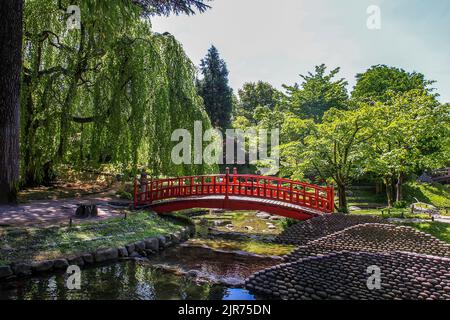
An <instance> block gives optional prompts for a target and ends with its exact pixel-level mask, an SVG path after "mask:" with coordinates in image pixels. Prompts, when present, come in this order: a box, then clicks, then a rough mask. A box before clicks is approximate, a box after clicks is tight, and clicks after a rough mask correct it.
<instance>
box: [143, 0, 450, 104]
mask: <svg viewBox="0 0 450 320" xmlns="http://www.w3.org/2000/svg"><path fill="white" fill-rule="evenodd" d="M210 5H211V6H212V9H210V10H209V11H207V12H206V13H203V14H198V15H195V16H170V17H155V18H153V19H152V24H153V29H154V31H156V32H160V33H163V32H170V33H171V34H173V35H174V36H175V37H176V38H177V39H178V40H179V41H180V42H181V43H182V44H183V47H184V49H185V51H186V53H187V54H188V56H189V57H190V58H191V60H192V61H193V62H194V63H195V64H196V65H198V64H199V63H200V60H201V59H202V58H203V57H204V56H205V54H206V52H207V50H208V48H209V47H210V46H211V45H212V44H214V45H215V46H216V47H217V48H218V50H219V52H220V54H221V57H222V58H223V59H224V60H225V61H226V63H227V66H228V69H229V71H230V75H229V79H230V85H231V87H232V88H233V89H234V91H235V93H237V90H238V89H239V88H241V87H242V85H243V84H244V83H245V82H255V81H258V80H263V81H267V82H269V83H271V84H272V85H274V86H275V87H277V88H279V89H281V88H282V84H287V85H293V84H294V83H296V82H297V83H301V78H300V76H299V75H300V74H307V73H308V72H309V71H313V70H314V66H316V65H320V64H322V63H325V64H326V65H327V66H328V67H329V68H330V69H331V68H336V67H340V68H341V71H340V73H339V75H340V77H343V78H345V79H346V80H347V81H348V82H349V86H348V88H347V89H348V90H350V91H351V89H352V88H353V86H354V84H355V75H356V74H357V73H361V72H364V71H365V70H367V69H368V68H369V67H370V66H372V65H376V64H386V65H389V66H395V67H399V68H403V69H405V70H407V71H409V72H412V71H417V72H420V73H423V74H424V75H425V77H426V78H427V79H429V80H436V81H437V83H436V84H434V87H435V88H436V92H437V93H439V94H440V96H441V97H440V100H441V102H450V1H449V0H427V1H423V0H276V1H275V0H214V1H212V2H210ZM372 5H376V6H378V8H379V9H380V18H381V19H380V28H379V29H369V28H368V27H367V21H368V19H370V18H371V17H373V12H370V13H368V12H367V10H368V7H369V6H372ZM371 21H372V20H371Z"/></svg>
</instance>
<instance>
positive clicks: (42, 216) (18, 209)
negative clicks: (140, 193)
mask: <svg viewBox="0 0 450 320" xmlns="http://www.w3.org/2000/svg"><path fill="white" fill-rule="evenodd" d="M110 201H113V202H124V201H123V200H117V198H115V197H113V196H112V195H111V194H110V193H108V192H106V193H103V194H98V195H95V196H86V197H81V198H69V199H55V200H34V201H30V202H28V203H23V204H18V205H0V226H13V227H16V226H34V225H36V226H37V225H39V226H45V225H53V224H58V223H62V222H65V223H68V222H69V219H70V217H73V216H74V214H75V210H76V208H77V206H78V204H97V207H98V217H97V218H94V219H91V220H100V219H108V218H111V217H114V216H117V215H119V214H121V213H122V210H123V209H122V208H120V207H117V206H112V205H109V204H108V202H110ZM73 220H74V223H76V222H80V221H86V219H83V220H81V219H75V218H74V217H73Z"/></svg>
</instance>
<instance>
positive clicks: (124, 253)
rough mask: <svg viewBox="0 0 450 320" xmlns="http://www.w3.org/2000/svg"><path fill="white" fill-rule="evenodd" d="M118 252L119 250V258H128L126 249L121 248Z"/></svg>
mask: <svg viewBox="0 0 450 320" xmlns="http://www.w3.org/2000/svg"><path fill="white" fill-rule="evenodd" d="M118 250H119V257H121V258H126V257H128V250H127V248H125V247H121V248H119V249H118Z"/></svg>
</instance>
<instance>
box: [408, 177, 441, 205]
mask: <svg viewBox="0 0 450 320" xmlns="http://www.w3.org/2000/svg"><path fill="white" fill-rule="evenodd" d="M403 191H404V194H405V200H406V201H407V202H408V203H413V202H416V200H415V198H416V199H417V200H419V201H420V202H425V203H429V204H432V205H434V206H436V207H441V208H450V187H448V186H446V185H442V184H439V183H433V184H428V183H418V182H408V183H406V184H405V186H404V190H403Z"/></svg>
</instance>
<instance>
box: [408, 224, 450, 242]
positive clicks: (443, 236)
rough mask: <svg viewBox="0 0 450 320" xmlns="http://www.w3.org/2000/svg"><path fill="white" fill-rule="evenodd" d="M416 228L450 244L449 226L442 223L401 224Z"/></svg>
mask: <svg viewBox="0 0 450 320" xmlns="http://www.w3.org/2000/svg"><path fill="white" fill-rule="evenodd" d="M402 225H406V226H410V227H413V228H416V229H418V230H420V231H423V232H425V233H428V234H431V235H433V236H435V237H436V238H438V239H440V240H442V241H445V242H447V243H449V244H450V224H448V223H443V222H436V221H435V222H431V221H430V222H423V223H402Z"/></svg>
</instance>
